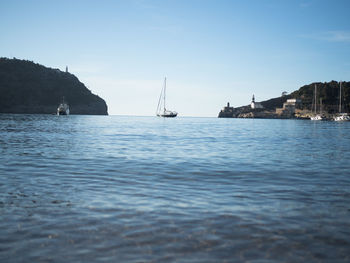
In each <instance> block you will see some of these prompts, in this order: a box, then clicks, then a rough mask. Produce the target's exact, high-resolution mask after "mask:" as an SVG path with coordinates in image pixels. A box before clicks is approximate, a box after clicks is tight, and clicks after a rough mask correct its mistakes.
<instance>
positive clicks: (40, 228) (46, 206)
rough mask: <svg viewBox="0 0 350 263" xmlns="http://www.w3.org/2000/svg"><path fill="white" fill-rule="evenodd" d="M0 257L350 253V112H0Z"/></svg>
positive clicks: (217, 258)
mask: <svg viewBox="0 0 350 263" xmlns="http://www.w3.org/2000/svg"><path fill="white" fill-rule="evenodd" d="M0 262H350V122H327V121H320V122H317V121H310V120H267V119H219V118H192V117H177V118H171V119H164V118H158V117H134V116H78V115H70V116H55V115H20V114H19V115H16V114H1V115H0Z"/></svg>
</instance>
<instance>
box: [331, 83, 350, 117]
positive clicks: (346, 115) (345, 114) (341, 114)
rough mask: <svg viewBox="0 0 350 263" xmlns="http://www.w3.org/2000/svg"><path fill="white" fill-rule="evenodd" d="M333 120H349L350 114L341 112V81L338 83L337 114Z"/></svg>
mask: <svg viewBox="0 0 350 263" xmlns="http://www.w3.org/2000/svg"><path fill="white" fill-rule="evenodd" d="M334 120H335V121H350V116H349V115H348V114H347V113H344V112H342V106H341V81H340V84H339V114H338V115H337V116H335V117H334Z"/></svg>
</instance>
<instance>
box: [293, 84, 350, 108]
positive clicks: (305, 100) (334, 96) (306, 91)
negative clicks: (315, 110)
mask: <svg viewBox="0 0 350 263" xmlns="http://www.w3.org/2000/svg"><path fill="white" fill-rule="evenodd" d="M315 85H316V88H317V92H316V94H317V98H316V102H317V105H320V101H322V108H323V110H324V111H325V112H328V113H335V112H338V109H339V87H340V83H339V82H337V81H334V80H333V81H331V82H324V83H322V82H316V83H311V84H309V85H305V86H302V87H301V88H300V89H299V90H297V91H294V92H292V93H291V94H290V95H291V96H292V97H293V98H298V99H301V101H302V105H303V109H308V110H311V107H312V105H313V103H314V90H315ZM349 109H350V82H346V81H343V82H342V111H344V112H348V111H349Z"/></svg>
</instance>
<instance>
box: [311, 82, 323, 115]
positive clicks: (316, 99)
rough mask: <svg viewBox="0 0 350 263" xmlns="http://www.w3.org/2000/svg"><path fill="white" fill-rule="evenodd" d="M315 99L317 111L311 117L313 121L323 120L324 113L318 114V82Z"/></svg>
mask: <svg viewBox="0 0 350 263" xmlns="http://www.w3.org/2000/svg"><path fill="white" fill-rule="evenodd" d="M314 97H315V98H314V101H315V103H314V104H315V113H314V115H313V116H311V117H310V119H311V120H312V121H322V120H323V118H322V115H321V114H317V87H316V84H315V91H314Z"/></svg>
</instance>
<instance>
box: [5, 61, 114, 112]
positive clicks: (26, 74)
mask: <svg viewBox="0 0 350 263" xmlns="http://www.w3.org/2000/svg"><path fill="white" fill-rule="evenodd" d="M62 97H64V98H65V101H66V102H67V103H68V104H69V107H70V113H71V114H87V115H108V113H107V105H106V102H105V101H104V100H103V99H101V98H100V97H99V96H97V95H94V94H92V93H91V91H90V90H88V89H87V88H86V87H85V85H84V84H83V83H81V82H80V81H79V80H78V78H77V77H76V76H74V75H73V74H70V73H68V72H62V71H60V70H58V69H52V68H47V67H44V66H42V65H39V64H35V63H33V62H31V61H26V60H19V59H7V58H0V113H43V114H51V113H55V112H56V110H57V106H58V105H59V103H60V102H61V101H62Z"/></svg>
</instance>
